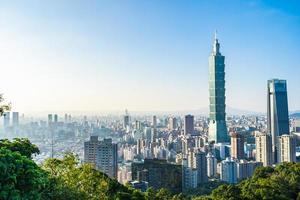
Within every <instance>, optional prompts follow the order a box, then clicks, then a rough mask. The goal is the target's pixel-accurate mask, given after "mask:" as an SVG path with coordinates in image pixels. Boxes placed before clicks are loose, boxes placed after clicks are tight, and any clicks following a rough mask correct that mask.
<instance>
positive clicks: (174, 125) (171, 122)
mask: <svg viewBox="0 0 300 200" xmlns="http://www.w3.org/2000/svg"><path fill="white" fill-rule="evenodd" d="M168 126H169V129H170V130H171V131H173V130H175V129H177V119H176V117H170V118H169V124H168Z"/></svg>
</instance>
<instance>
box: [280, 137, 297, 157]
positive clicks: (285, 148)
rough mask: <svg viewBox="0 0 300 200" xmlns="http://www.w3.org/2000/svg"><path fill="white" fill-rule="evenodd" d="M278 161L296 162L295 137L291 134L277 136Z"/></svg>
mask: <svg viewBox="0 0 300 200" xmlns="http://www.w3.org/2000/svg"><path fill="white" fill-rule="evenodd" d="M278 140H279V141H278V162H296V139H295V137H294V136H293V135H287V134H286V135H281V136H279V138H278Z"/></svg>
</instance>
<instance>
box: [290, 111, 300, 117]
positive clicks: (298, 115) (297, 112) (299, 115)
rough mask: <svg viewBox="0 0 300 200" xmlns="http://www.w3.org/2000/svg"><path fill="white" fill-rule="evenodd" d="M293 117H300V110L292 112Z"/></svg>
mask: <svg viewBox="0 0 300 200" xmlns="http://www.w3.org/2000/svg"><path fill="white" fill-rule="evenodd" d="M290 117H291V118H299V119H300V111H294V112H292V113H291V114H290Z"/></svg>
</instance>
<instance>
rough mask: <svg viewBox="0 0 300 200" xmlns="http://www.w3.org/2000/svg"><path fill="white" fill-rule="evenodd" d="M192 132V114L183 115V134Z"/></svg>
mask: <svg viewBox="0 0 300 200" xmlns="http://www.w3.org/2000/svg"><path fill="white" fill-rule="evenodd" d="M193 133H194V116H193V115H186V116H184V135H187V134H193Z"/></svg>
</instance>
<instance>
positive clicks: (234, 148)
mask: <svg viewBox="0 0 300 200" xmlns="http://www.w3.org/2000/svg"><path fill="white" fill-rule="evenodd" d="M230 136H231V157H232V158H236V159H243V158H244V157H245V152H244V142H245V141H244V136H243V135H242V134H241V133H238V132H232V133H231V135H230Z"/></svg>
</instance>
